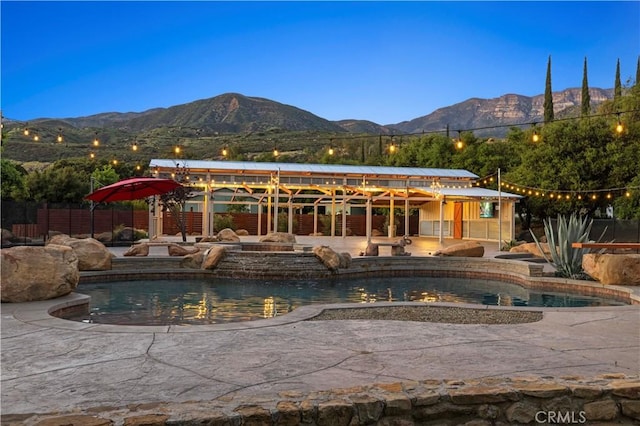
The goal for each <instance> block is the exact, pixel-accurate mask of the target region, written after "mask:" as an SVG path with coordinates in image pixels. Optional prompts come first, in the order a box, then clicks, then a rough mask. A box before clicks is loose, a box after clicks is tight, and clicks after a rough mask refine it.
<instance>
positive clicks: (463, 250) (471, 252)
mask: <svg viewBox="0 0 640 426" xmlns="http://www.w3.org/2000/svg"><path fill="white" fill-rule="evenodd" d="M434 255H435V256H453V257H482V256H484V246H483V245H482V244H480V243H479V242H477V241H465V242H463V243H457V244H453V245H451V246H449V247H445V248H443V249H442V250H438V251H436V252H435V253H434Z"/></svg>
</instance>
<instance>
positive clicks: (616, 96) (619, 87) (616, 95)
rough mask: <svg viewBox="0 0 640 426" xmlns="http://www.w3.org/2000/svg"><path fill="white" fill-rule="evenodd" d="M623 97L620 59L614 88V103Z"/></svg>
mask: <svg viewBox="0 0 640 426" xmlns="http://www.w3.org/2000/svg"><path fill="white" fill-rule="evenodd" d="M621 96H622V83H620V59H618V64H617V65H616V82H615V84H614V86H613V100H614V102H615V101H617V100H618V99H620V97H621Z"/></svg>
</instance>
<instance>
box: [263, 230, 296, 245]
mask: <svg viewBox="0 0 640 426" xmlns="http://www.w3.org/2000/svg"><path fill="white" fill-rule="evenodd" d="M258 241H260V242H261V243H292V244H295V243H296V236H295V235H293V234H289V233H287V232H270V233H268V234H267V235H265V236H263V237H260V239H259V240H258Z"/></svg>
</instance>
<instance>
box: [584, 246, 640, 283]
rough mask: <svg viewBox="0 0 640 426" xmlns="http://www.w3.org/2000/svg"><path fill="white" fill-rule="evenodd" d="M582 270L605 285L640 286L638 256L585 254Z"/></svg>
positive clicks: (639, 261)
mask: <svg viewBox="0 0 640 426" xmlns="http://www.w3.org/2000/svg"><path fill="white" fill-rule="evenodd" d="M582 269H584V271H585V272H586V273H587V274H588V275H589V276H590V277H591V278H593V279H595V280H597V281H599V282H600V283H602V284H607V285H640V254H606V253H605V254H600V253H587V254H585V255H583V256H582Z"/></svg>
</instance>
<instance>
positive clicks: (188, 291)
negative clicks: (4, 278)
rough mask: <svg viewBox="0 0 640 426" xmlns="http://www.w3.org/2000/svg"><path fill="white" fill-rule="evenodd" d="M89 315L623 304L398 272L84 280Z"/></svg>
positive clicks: (248, 315)
mask: <svg viewBox="0 0 640 426" xmlns="http://www.w3.org/2000/svg"><path fill="white" fill-rule="evenodd" d="M76 292H77V293H81V294H86V295H88V296H91V302H90V307H89V309H90V311H89V314H88V315H82V316H75V317H72V318H68V319H72V320H75V321H83V322H93V323H103V324H120V325H169V324H184V325H186V324H193V325H196V324H219V323H228V322H240V321H252V320H258V319H264V318H272V317H274V316H278V315H284V314H286V313H287V312H291V311H292V310H294V309H296V308H297V307H300V306H303V305H309V304H317V303H347V302H360V303H375V302H377V301H385V302H389V301H391V302H405V301H413V302H454V303H473V304H480V305H498V306H530V307H584V306H604V305H607V306H618V305H624V303H620V302H616V301H613V300H608V299H602V298H598V297H591V296H582V295H577V294H569V293H555V292H548V291H538V290H532V289H526V288H523V287H520V286H518V285H515V284H509V283H505V282H501V281H494V280H484V279H462V278H432V277H402V278H400V277H398V278H377V279H371V278H359V279H353V278H350V279H346V278H345V279H342V280H339V279H337V280H249V279H229V278H207V279H189V280H152V281H113V282H108V283H96V284H81V285H80V286H79V287H78V288H77V289H76Z"/></svg>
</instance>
